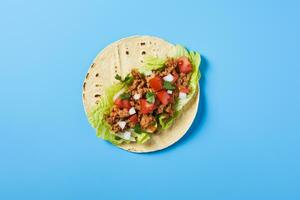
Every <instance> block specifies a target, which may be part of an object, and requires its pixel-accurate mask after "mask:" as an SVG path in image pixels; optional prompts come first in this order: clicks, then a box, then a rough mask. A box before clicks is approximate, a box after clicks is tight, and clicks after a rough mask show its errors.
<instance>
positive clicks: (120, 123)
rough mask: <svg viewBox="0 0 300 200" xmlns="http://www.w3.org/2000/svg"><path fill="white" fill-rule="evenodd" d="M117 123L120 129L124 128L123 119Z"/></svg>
mask: <svg viewBox="0 0 300 200" xmlns="http://www.w3.org/2000/svg"><path fill="white" fill-rule="evenodd" d="M118 125H119V126H120V128H121V129H124V128H125V126H126V122H125V121H119V122H118Z"/></svg>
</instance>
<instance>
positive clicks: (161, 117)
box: [158, 112, 178, 130]
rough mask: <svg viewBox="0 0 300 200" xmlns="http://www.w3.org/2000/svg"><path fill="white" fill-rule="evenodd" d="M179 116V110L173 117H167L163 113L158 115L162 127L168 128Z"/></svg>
mask: <svg viewBox="0 0 300 200" xmlns="http://www.w3.org/2000/svg"><path fill="white" fill-rule="evenodd" d="M177 116H178V112H175V114H174V116H173V117H170V118H168V119H167V116H166V115H164V114H162V115H159V116H158V122H159V124H160V126H161V128H162V129H163V130H164V129H168V128H169V127H170V126H171V125H172V124H173V122H174V120H175V119H176V117H177Z"/></svg>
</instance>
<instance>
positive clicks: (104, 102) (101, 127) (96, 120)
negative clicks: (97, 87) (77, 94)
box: [88, 83, 126, 144]
mask: <svg viewBox="0 0 300 200" xmlns="http://www.w3.org/2000/svg"><path fill="white" fill-rule="evenodd" d="M123 87H124V85H123V84H121V83H118V84H114V85H112V86H111V87H109V88H107V89H106V91H105V92H104V94H103V95H102V96H101V98H100V99H99V102H98V104H97V105H96V106H95V108H94V109H92V111H91V112H90V113H89V114H88V119H89V122H90V123H91V125H92V126H93V127H94V128H95V129H96V131H97V132H96V135H97V136H98V137H100V138H102V139H104V140H107V141H109V142H111V143H113V144H121V143H123V142H126V141H125V140H124V139H122V138H120V137H119V136H116V135H115V134H114V133H113V132H112V131H111V129H110V125H109V124H108V123H107V122H106V121H105V118H104V116H105V114H107V113H108V112H109V111H110V109H111V107H112V106H113V104H114V102H113V97H114V96H115V95H116V94H117V93H118V92H119V91H120V90H122V89H123Z"/></svg>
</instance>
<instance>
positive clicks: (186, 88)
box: [179, 86, 190, 94]
mask: <svg viewBox="0 0 300 200" xmlns="http://www.w3.org/2000/svg"><path fill="white" fill-rule="evenodd" d="M179 91H180V92H183V93H186V94H187V93H189V92H190V88H188V87H184V86H181V87H179Z"/></svg>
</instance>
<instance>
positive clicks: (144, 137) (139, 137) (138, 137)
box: [132, 132, 151, 144]
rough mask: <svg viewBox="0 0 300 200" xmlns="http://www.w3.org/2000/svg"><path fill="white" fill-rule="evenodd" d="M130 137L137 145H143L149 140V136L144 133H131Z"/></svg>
mask: <svg viewBox="0 0 300 200" xmlns="http://www.w3.org/2000/svg"><path fill="white" fill-rule="evenodd" d="M132 135H133V136H134V137H135V138H136V142H137V143H138V144H144V143H146V142H147V141H148V140H150V138H151V137H150V135H149V134H148V133H146V132H141V133H132Z"/></svg>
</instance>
